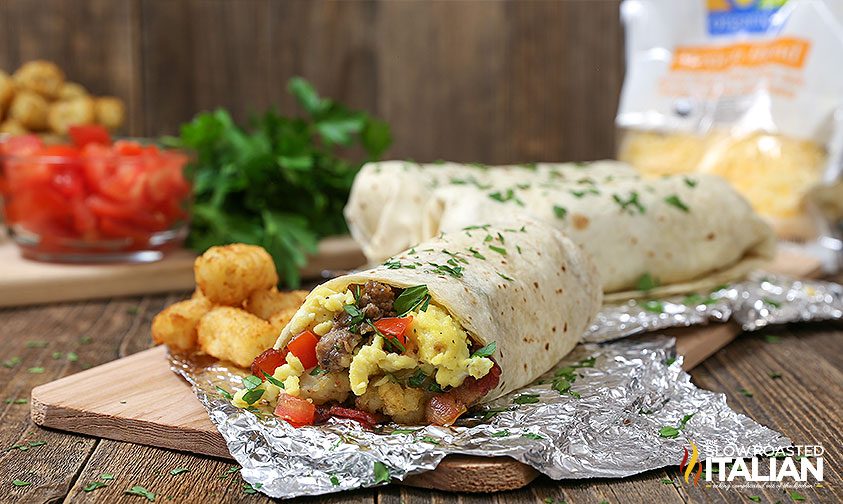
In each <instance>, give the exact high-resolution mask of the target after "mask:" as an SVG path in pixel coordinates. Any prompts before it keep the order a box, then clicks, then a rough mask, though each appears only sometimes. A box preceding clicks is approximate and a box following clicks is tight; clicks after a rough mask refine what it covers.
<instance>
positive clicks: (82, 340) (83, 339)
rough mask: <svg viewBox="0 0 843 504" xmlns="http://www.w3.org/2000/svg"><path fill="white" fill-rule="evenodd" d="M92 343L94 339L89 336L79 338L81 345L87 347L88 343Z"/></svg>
mask: <svg viewBox="0 0 843 504" xmlns="http://www.w3.org/2000/svg"><path fill="white" fill-rule="evenodd" d="M93 341H94V338H92V337H90V336H82V337H81V338H79V343H82V344H83V345H88V344H90V343H93Z"/></svg>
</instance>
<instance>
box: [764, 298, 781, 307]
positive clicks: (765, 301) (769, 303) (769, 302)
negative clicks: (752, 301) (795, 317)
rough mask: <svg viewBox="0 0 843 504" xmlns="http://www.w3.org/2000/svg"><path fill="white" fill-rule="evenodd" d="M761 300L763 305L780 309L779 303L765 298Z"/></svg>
mask: <svg viewBox="0 0 843 504" xmlns="http://www.w3.org/2000/svg"><path fill="white" fill-rule="evenodd" d="M761 300H762V301H764V303H765V304H768V305H770V306H772V307H773V308H781V307H782V304H781V303H780V302H778V301H776V300H775V299H771V298H768V297H765V298H761Z"/></svg>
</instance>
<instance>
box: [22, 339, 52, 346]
mask: <svg viewBox="0 0 843 504" xmlns="http://www.w3.org/2000/svg"><path fill="white" fill-rule="evenodd" d="M46 347H47V342H46V341H44V340H29V341H27V342H26V348H46Z"/></svg>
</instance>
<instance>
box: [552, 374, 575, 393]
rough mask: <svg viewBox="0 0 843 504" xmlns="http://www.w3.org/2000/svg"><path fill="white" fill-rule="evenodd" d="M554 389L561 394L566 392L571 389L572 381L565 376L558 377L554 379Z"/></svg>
mask: <svg viewBox="0 0 843 504" xmlns="http://www.w3.org/2000/svg"><path fill="white" fill-rule="evenodd" d="M553 390H555V391H557V392H559V393H560V394H565V393H567V392H568V391H569V390H571V382H569V381H568V380H566V379H564V378H557V379H555V380H553Z"/></svg>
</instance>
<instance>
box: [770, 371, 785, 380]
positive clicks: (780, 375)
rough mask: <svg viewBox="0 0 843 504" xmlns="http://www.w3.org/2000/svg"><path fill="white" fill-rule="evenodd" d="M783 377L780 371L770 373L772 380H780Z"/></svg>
mask: <svg viewBox="0 0 843 504" xmlns="http://www.w3.org/2000/svg"><path fill="white" fill-rule="evenodd" d="M781 377H782V374H781V373H779V372H778V371H770V378H772V379H774V380H778V379H779V378H781Z"/></svg>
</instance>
